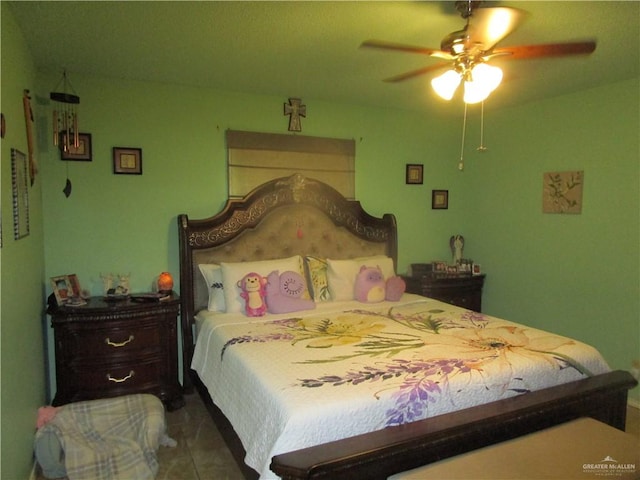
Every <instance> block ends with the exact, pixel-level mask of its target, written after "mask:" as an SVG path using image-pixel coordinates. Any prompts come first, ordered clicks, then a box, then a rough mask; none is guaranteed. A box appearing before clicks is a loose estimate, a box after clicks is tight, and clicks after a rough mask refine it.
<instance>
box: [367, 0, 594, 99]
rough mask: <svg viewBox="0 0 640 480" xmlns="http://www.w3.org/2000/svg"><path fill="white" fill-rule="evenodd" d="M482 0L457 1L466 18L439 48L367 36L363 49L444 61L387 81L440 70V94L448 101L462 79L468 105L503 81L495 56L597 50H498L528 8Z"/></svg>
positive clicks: (581, 46) (588, 44) (565, 46)
mask: <svg viewBox="0 0 640 480" xmlns="http://www.w3.org/2000/svg"><path fill="white" fill-rule="evenodd" d="M482 3H484V2H482V1H475V0H466V1H457V2H455V6H456V10H457V11H458V12H459V13H460V15H461V17H462V18H463V19H464V20H465V21H466V25H465V26H464V28H463V29H462V30H459V31H456V32H452V33H450V34H449V35H447V36H446V37H444V38H443V39H442V42H441V43H440V49H435V48H426V47H419V46H412V45H403V44H397V43H390V42H385V41H380V40H367V41H365V42H363V43H362V45H361V47H368V48H378V49H383V50H391V51H397V52H408V53H419V54H422V55H429V56H431V57H435V58H440V59H443V60H446V62H440V63H437V64H434V65H428V66H426V67H423V68H419V69H417V70H413V71H410V72H406V73H403V74H400V75H396V76H393V77H390V78H387V79H385V81H386V82H401V81H403V80H407V79H410V78H414V77H417V76H420V75H424V74H426V73H430V72H433V71H436V70H440V69H442V68H446V67H449V69H448V70H447V72H445V73H444V74H442V75H440V76H439V77H436V78H434V79H433V80H432V81H431V85H432V87H433V88H434V90H435V91H436V93H437V94H438V95H440V96H441V97H442V98H444V99H445V100H450V99H451V98H453V95H454V93H455V91H456V89H457V88H458V85H459V84H460V82H461V81H464V90H465V92H464V101H465V103H477V102H480V101H483V100H484V99H486V98H487V97H488V96H489V94H490V93H491V92H492V91H493V90H495V88H496V87H497V86H498V85H499V84H500V81H501V80H502V70H500V69H499V68H498V67H495V66H492V65H490V64H489V63H488V61H490V60H491V59H493V58H495V57H500V58H502V59H504V60H521V59H531V58H542V57H558V56H566V55H579V54H588V53H591V52H593V51H594V50H595V48H596V42H595V41H583V42H569V43H549V44H542V45H527V46H515V47H502V48H498V47H497V45H498V43H499V42H500V41H502V40H503V39H504V38H506V37H507V36H508V35H509V34H511V33H512V32H513V31H514V30H515V29H516V28H518V26H519V25H520V24H521V23H522V22H523V21H524V19H525V18H526V16H527V12H525V11H524V10H520V9H518V8H511V7H480V5H481V4H482Z"/></svg>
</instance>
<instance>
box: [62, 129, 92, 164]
mask: <svg viewBox="0 0 640 480" xmlns="http://www.w3.org/2000/svg"><path fill="white" fill-rule="evenodd" d="M64 135H66V132H60V140H58V145H59V146H60V160H76V161H81V162H90V161H91V134H90V133H79V134H78V147H77V148H76V147H74V146H73V142H71V145H69V148H68V149H67V151H66V152H65V151H64V149H63V148H62V145H64V141H63V137H64Z"/></svg>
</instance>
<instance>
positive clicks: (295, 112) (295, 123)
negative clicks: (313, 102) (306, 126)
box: [284, 98, 307, 132]
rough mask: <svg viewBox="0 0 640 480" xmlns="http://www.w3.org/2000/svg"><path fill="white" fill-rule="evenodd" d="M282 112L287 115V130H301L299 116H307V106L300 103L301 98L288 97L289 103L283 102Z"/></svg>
mask: <svg viewBox="0 0 640 480" xmlns="http://www.w3.org/2000/svg"><path fill="white" fill-rule="evenodd" d="M284 114H285V115H289V131H290V132H301V131H302V125H301V124H300V117H306V116H307V106H306V105H302V99H300V98H290V99H289V103H288V104H287V103H285V104H284Z"/></svg>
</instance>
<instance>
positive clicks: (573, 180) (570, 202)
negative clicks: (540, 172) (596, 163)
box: [542, 170, 584, 214]
mask: <svg viewBox="0 0 640 480" xmlns="http://www.w3.org/2000/svg"><path fill="white" fill-rule="evenodd" d="M583 184H584V171H582V170H578V171H571V172H547V173H545V174H544V178H543V185H542V212H543V213H574V214H579V213H582V186H583Z"/></svg>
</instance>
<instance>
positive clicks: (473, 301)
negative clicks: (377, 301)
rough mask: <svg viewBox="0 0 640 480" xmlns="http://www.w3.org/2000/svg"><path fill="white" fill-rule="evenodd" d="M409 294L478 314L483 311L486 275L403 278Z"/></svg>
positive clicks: (440, 275)
mask: <svg viewBox="0 0 640 480" xmlns="http://www.w3.org/2000/svg"><path fill="white" fill-rule="evenodd" d="M402 278H403V279H404V281H405V282H406V284H407V292H409V293H416V294H418V295H424V296H425V297H430V298H435V299H436V300H440V301H443V302H447V303H450V304H452V305H456V306H458V307H462V308H468V309H469V310H475V311H476V312H480V311H482V286H483V285H484V278H485V275H445V274H436V275H422V276H420V277H402Z"/></svg>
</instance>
